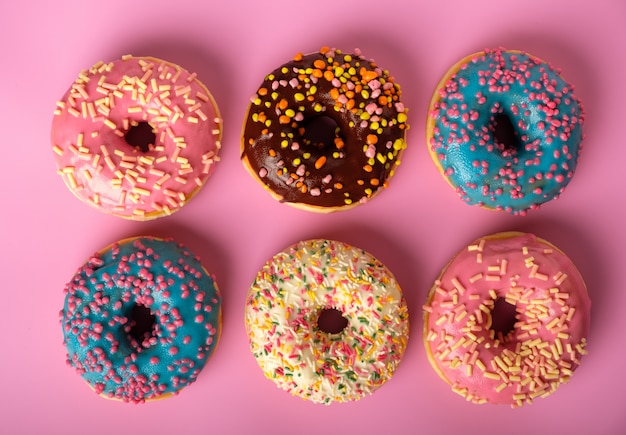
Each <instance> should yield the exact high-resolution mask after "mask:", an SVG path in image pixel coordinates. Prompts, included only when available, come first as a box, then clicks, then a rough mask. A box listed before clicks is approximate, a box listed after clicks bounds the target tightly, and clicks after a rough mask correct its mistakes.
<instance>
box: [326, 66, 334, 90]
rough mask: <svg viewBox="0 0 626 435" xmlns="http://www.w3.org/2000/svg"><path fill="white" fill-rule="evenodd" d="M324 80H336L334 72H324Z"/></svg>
mask: <svg viewBox="0 0 626 435" xmlns="http://www.w3.org/2000/svg"><path fill="white" fill-rule="evenodd" d="M324 78H325V79H326V80H328V81H329V82H330V81H331V80H332V79H334V78H335V75H334V74H333V72H332V71H330V70H326V71H324ZM332 91H337V89H336V88H333V89H332ZM332 91H331V92H332Z"/></svg>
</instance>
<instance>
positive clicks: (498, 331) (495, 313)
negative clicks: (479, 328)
mask: <svg viewBox="0 0 626 435" xmlns="http://www.w3.org/2000/svg"><path fill="white" fill-rule="evenodd" d="M515 322H517V309H516V308H515V305H513V304H510V303H508V302H507V301H506V300H505V299H503V298H497V299H496V300H495V301H494V304H493V310H492V311H491V330H492V331H493V332H494V334H495V337H496V338H497V339H499V340H500V341H506V337H507V336H508V335H509V334H510V333H511V332H512V331H513V330H514V329H515Z"/></svg>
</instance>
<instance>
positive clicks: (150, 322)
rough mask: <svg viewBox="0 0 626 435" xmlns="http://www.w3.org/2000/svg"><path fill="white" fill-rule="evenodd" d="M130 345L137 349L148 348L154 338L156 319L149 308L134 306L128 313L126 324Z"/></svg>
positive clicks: (140, 305) (139, 305)
mask: <svg viewBox="0 0 626 435" xmlns="http://www.w3.org/2000/svg"><path fill="white" fill-rule="evenodd" d="M127 326H128V327H127V330H128V338H129V340H130V343H131V344H132V345H133V346H134V347H137V348H141V347H146V348H147V347H150V346H151V344H152V343H151V342H152V340H151V339H152V338H153V337H154V336H155V326H156V317H155V316H154V314H152V311H150V308H148V307H146V306H145V305H142V304H135V305H133V308H132V309H131V311H130V315H129V316H128V323H127Z"/></svg>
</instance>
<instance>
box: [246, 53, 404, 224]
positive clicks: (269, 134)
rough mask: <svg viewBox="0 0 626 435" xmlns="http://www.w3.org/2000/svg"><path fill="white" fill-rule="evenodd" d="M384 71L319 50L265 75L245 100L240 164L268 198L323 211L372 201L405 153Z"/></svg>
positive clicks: (357, 57)
mask: <svg viewBox="0 0 626 435" xmlns="http://www.w3.org/2000/svg"><path fill="white" fill-rule="evenodd" d="M400 97H401V92H400V86H399V85H398V84H396V83H395V82H394V79H393V77H391V76H390V75H389V73H388V71H386V70H383V69H381V68H380V67H378V66H377V65H376V63H374V62H373V61H371V60H366V59H365V58H364V57H363V56H362V55H361V53H360V51H359V50H355V52H354V53H353V54H343V53H342V52H341V51H340V50H337V49H329V48H327V47H323V48H322V49H321V50H320V51H319V52H316V53H312V54H307V55H302V54H297V55H296V56H295V57H294V58H293V59H292V60H291V61H290V62H288V63H286V64H284V65H282V66H280V67H279V68H277V69H276V70H274V71H273V72H271V73H270V74H268V75H267V76H266V77H265V79H264V80H263V83H262V84H261V86H260V87H259V89H258V90H257V92H256V94H255V95H254V97H253V98H252V101H251V104H250V106H249V108H248V113H247V115H246V119H245V123H244V129H243V133H242V145H241V147H242V155H241V158H242V161H243V163H244V166H245V167H246V168H247V169H248V171H249V172H250V173H251V174H252V176H253V177H254V178H255V179H256V180H257V181H258V182H260V183H261V184H262V185H263V186H264V187H265V188H266V189H267V190H269V192H270V193H271V194H272V196H273V197H274V198H275V199H277V200H279V201H281V202H285V203H288V204H290V205H293V206H295V207H298V208H301V209H305V210H309V211H317V212H322V213H328V212H333V211H338V210H345V209H347V208H351V207H354V206H356V205H358V204H361V203H364V202H366V201H368V200H369V199H370V198H372V197H373V196H374V195H375V194H376V193H378V192H380V191H381V190H382V188H384V187H387V184H388V181H389V179H390V178H391V176H392V175H393V174H394V171H395V168H396V166H397V165H398V164H399V163H400V156H401V154H402V152H403V151H404V149H405V148H406V141H405V135H406V131H407V129H408V124H407V123H406V120H407V109H406V108H405V107H404V105H403V104H402V102H401V101H400Z"/></svg>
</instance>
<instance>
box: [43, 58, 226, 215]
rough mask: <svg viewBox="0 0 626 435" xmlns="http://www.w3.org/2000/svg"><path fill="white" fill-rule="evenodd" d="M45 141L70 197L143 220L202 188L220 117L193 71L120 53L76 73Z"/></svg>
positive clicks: (215, 153)
mask: <svg viewBox="0 0 626 435" xmlns="http://www.w3.org/2000/svg"><path fill="white" fill-rule="evenodd" d="M51 136H52V150H53V152H54V157H55V161H56V166H57V168H58V173H59V174H60V175H61V177H62V178H63V181H64V182H65V184H66V185H67V187H68V188H69V190H70V191H71V192H72V193H73V194H74V195H75V196H77V197H78V198H79V199H80V200H81V201H83V202H85V203H87V204H89V205H91V206H93V207H95V208H96V209H98V210H100V211H102V212H105V213H109V214H112V215H115V216H119V217H122V218H126V219H131V220H138V221H144V220H150V219H155V218H158V217H162V216H166V215H170V214H172V213H174V212H175V211H177V210H179V209H180V208H181V207H183V206H184V205H185V204H186V203H187V202H188V201H189V200H190V199H191V198H192V197H193V196H194V195H196V194H197V193H198V191H199V190H200V189H201V187H202V186H203V185H204V184H205V182H206V181H207V179H208V178H209V176H210V175H211V174H212V172H213V169H214V165H215V162H216V161H217V160H218V152H219V149H220V147H221V144H220V140H221V136H222V120H221V118H220V114H219V111H218V107H217V105H216V103H215V101H214V99H213V97H212V96H211V94H210V93H209V91H208V89H207V88H206V87H205V86H204V85H203V84H202V83H200V81H199V80H198V79H197V78H196V74H195V73H193V74H190V73H189V72H188V71H186V70H185V69H183V68H182V67H180V66H178V65H175V64H173V63H171V62H167V61H164V60H161V59H156V58H153V57H133V56H124V57H122V58H121V59H119V60H115V61H113V62H110V63H103V62H98V63H96V64H95V65H93V66H92V67H91V68H89V69H88V70H84V71H82V72H81V73H80V74H79V75H78V77H77V78H76V80H75V81H74V83H72V85H71V86H70V88H69V89H68V91H67V92H66V93H65V95H64V96H63V97H62V99H61V100H60V101H58V102H57V107H56V110H55V111H54V117H53V121H52V134H51Z"/></svg>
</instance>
